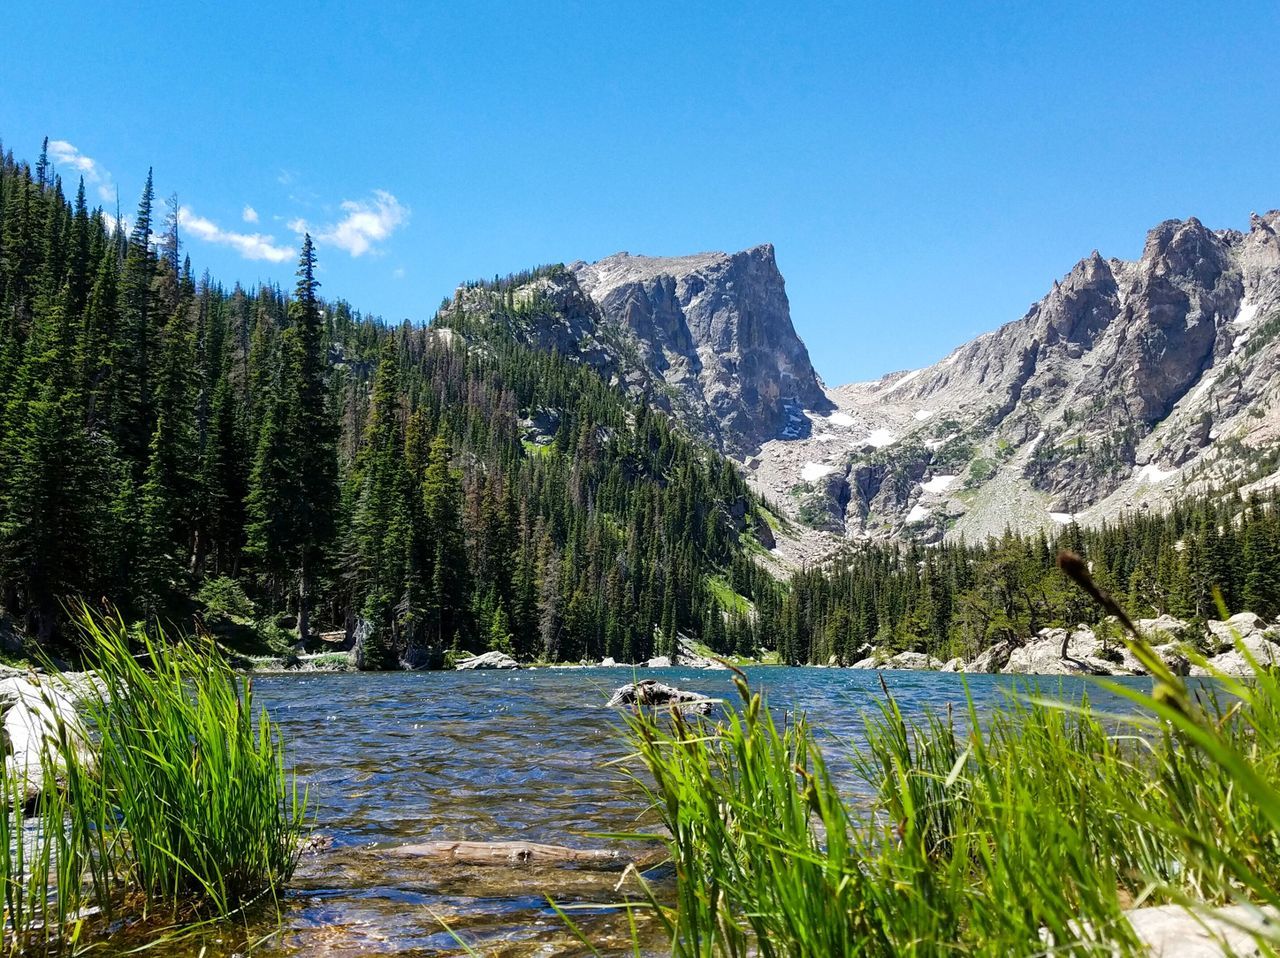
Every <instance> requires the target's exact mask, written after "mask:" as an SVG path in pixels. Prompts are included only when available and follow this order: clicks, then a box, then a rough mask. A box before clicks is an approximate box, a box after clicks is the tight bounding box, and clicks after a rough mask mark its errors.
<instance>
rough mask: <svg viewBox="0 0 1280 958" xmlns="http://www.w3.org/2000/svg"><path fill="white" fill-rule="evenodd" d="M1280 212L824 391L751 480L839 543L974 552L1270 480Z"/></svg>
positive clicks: (1147, 250)
mask: <svg viewBox="0 0 1280 958" xmlns="http://www.w3.org/2000/svg"><path fill="white" fill-rule="evenodd" d="M1278 232H1280V211H1273V212H1270V213H1267V214H1266V215H1264V216H1254V217H1253V218H1252V221H1251V228H1250V230H1249V231H1248V232H1247V233H1241V232H1239V231H1235V230H1210V229H1208V228H1206V227H1205V226H1204V225H1203V224H1202V223H1200V221H1199V220H1196V219H1194V218H1192V219H1188V220H1170V221H1167V222H1164V223H1161V224H1160V225H1159V226H1157V227H1156V228H1155V229H1153V230H1151V232H1150V233H1149V234H1148V236H1147V241H1146V244H1145V247H1144V249H1143V252H1142V256H1141V258H1140V259H1138V260H1136V261H1131V262H1126V261H1122V260H1118V259H1104V258H1103V257H1102V256H1101V255H1099V254H1098V253H1097V252H1094V253H1092V254H1091V255H1090V256H1088V257H1086V258H1085V259H1083V260H1081V261H1080V262H1079V263H1077V264H1076V265H1075V267H1073V268H1072V269H1071V270H1070V272H1068V273H1067V274H1066V276H1065V277H1063V278H1062V279H1061V280H1059V281H1056V282H1054V284H1053V287H1052V289H1051V290H1050V291H1049V293H1048V294H1047V295H1046V296H1045V297H1044V298H1043V299H1041V300H1040V301H1039V302H1037V303H1035V304H1034V305H1033V306H1032V307H1031V308H1030V309H1029V310H1028V311H1027V313H1026V314H1025V315H1024V316H1023V317H1022V318H1020V319H1018V320H1016V321H1014V322H1011V323H1009V324H1007V325H1005V326H1003V327H1001V328H999V329H997V330H995V331H994V332H992V333H988V334H985V335H983V336H979V337H978V338H977V339H975V340H973V341H971V342H969V343H967V344H965V345H963V346H961V347H959V348H958V349H956V350H955V351H954V352H952V353H951V354H950V355H949V356H947V357H946V358H945V359H943V360H942V361H941V362H939V363H936V364H934V365H933V366H929V367H926V368H924V369H919V370H914V371H910V372H904V373H894V374H892V375H889V376H885V377H883V378H882V379H879V380H877V381H875V382H870V383H856V384H853V385H850V386H844V387H840V388H839V389H836V390H833V391H832V392H831V394H830V395H831V397H832V399H833V400H834V401H835V402H836V404H837V406H838V409H837V411H836V412H835V413H834V414H832V415H829V416H827V417H825V419H818V418H814V420H813V425H812V428H811V431H810V433H809V437H808V438H807V439H804V440H801V441H797V442H792V443H782V442H777V441H775V442H770V443H767V444H766V445H765V447H764V450H763V451H762V454H761V456H760V457H759V460H758V461H756V462H754V467H755V468H754V470H753V472H754V476H755V479H756V482H757V485H759V486H760V487H761V488H762V489H763V490H764V491H765V492H766V493H768V494H770V495H771V496H772V497H773V498H774V499H775V500H776V501H783V502H789V503H790V505H791V511H792V512H793V513H794V514H796V515H797V516H799V517H800V518H801V520H802V521H804V522H805V523H806V524H807V525H808V526H810V527H812V528H816V529H825V530H827V531H829V532H830V533H833V534H835V535H839V536H846V537H860V536H872V537H881V538H891V537H902V538H918V539H924V540H934V539H938V538H941V537H943V536H948V535H949V536H958V535H960V534H965V535H968V536H969V537H970V538H973V537H975V536H984V535H987V534H992V533H995V534H998V533H999V532H1000V531H1001V530H1002V529H1003V528H1004V527H1005V526H1006V525H1009V526H1012V527H1014V528H1022V529H1034V528H1037V527H1045V528H1051V527H1052V526H1053V524H1054V523H1055V522H1066V521H1070V519H1071V518H1072V517H1073V516H1076V517H1079V518H1080V519H1081V520H1082V521H1090V520H1100V519H1102V518H1105V517H1107V516H1109V515H1114V514H1116V513H1118V512H1121V511H1123V510H1125V509H1129V508H1134V507H1150V506H1153V505H1158V504H1159V503H1160V502H1162V501H1166V500H1168V499H1170V498H1173V497H1176V496H1179V495H1183V494H1190V493H1195V492H1200V491H1206V490H1208V489H1212V488H1219V487H1221V486H1223V485H1224V484H1231V485H1240V484H1243V485H1245V487H1246V488H1247V487H1249V486H1250V485H1251V484H1256V483H1266V482H1272V481H1275V479H1276V477H1277V468H1278V467H1280V461H1278V460H1280V455H1278V452H1280V449H1278V446H1277V439H1280V239H1278V237H1277V233H1278Z"/></svg>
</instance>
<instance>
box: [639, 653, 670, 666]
mask: <svg viewBox="0 0 1280 958" xmlns="http://www.w3.org/2000/svg"><path fill="white" fill-rule="evenodd" d="M641 665H642V666H643V667H644V668H646V669H669V668H671V659H670V657H668V656H665V655H655V656H654V657H653V658H651V659H650V660H649V661H647V662H642V663H641Z"/></svg>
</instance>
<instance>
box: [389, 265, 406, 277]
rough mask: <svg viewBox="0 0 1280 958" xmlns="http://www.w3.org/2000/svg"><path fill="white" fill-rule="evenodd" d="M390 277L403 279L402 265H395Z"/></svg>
mask: <svg viewBox="0 0 1280 958" xmlns="http://www.w3.org/2000/svg"><path fill="white" fill-rule="evenodd" d="M391 278H392V279H404V267H403V266H397V267H396V268H395V269H393V270H392V271H391Z"/></svg>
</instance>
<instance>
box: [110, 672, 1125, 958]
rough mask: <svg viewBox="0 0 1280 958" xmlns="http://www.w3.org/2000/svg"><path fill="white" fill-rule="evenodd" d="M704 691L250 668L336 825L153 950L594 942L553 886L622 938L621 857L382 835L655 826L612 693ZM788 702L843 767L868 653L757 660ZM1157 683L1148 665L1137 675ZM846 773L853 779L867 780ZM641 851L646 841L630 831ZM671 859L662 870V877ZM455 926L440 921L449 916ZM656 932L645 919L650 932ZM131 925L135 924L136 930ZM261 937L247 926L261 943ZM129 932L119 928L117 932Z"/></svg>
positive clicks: (673, 678) (1076, 684)
mask: <svg viewBox="0 0 1280 958" xmlns="http://www.w3.org/2000/svg"><path fill="white" fill-rule="evenodd" d="M636 674H638V675H639V676H640V677H645V678H655V679H659V680H661V681H664V682H668V683H671V684H675V685H678V686H680V687H681V688H685V689H690V690H693V691H698V692H703V693H705V694H708V695H713V696H723V697H730V696H733V695H734V691H733V685H732V673H730V672H727V671H697V670H688V669H678V668H676V669H653V670H649V669H644V670H639V671H638V673H637V672H635V671H633V670H632V669H629V668H616V669H600V668H592V669H530V670H524V671H519V672H434V673H391V674H324V675H305V676H302V675H298V676H283V675H281V676H268V677H262V678H259V679H257V680H255V683H254V684H255V690H256V696H257V700H258V702H259V704H261V705H262V706H265V707H266V708H268V709H269V710H270V712H271V715H272V717H273V719H274V720H275V721H276V722H277V723H278V724H279V725H280V728H281V731H282V733H283V735H284V736H285V739H286V742H287V744H288V752H289V761H290V763H291V765H292V767H293V768H294V770H296V772H297V774H298V777H299V783H300V785H302V786H304V787H306V788H307V789H308V790H309V809H310V817H311V819H312V821H313V823H314V828H315V832H316V833H317V834H320V835H324V836H328V837H330V838H331V839H332V842H333V845H332V847H331V848H330V849H328V850H325V851H322V852H319V853H318V854H314V855H308V856H307V857H305V858H304V859H303V861H302V864H301V867H300V868H299V872H298V874H297V876H296V878H295V880H294V882H293V883H292V885H291V886H290V888H289V890H288V892H287V895H286V897H285V899H284V901H283V903H282V909H281V912H282V921H281V922H280V923H279V924H277V922H276V920H275V916H274V913H272V914H270V915H268V916H264V917H261V918H254V919H251V920H250V921H249V923H248V926H247V927H227V926H224V927H223V928H221V929H219V930H218V932H217V933H209V934H202V935H199V936H197V937H195V938H192V939H188V940H186V941H183V942H181V943H174V944H171V945H164V946H161V947H159V948H157V949H154V950H152V951H151V952H150V953H151V954H157V955H166V956H184V958H185V956H196V955H199V954H200V953H201V950H202V949H204V954H205V955H208V956H214V955H235V954H244V953H246V951H248V950H249V949H250V948H252V952H253V953H254V954H262V955H271V956H277V955H279V956H283V955H335V956H337V955H343V956H345V955H353V956H354V955H367V954H395V955H410V956H416V955H424V956H425V955H454V954H462V953H464V952H463V950H462V949H461V948H460V947H459V945H458V944H457V941H456V940H455V938H454V936H453V934H451V933H450V931H449V930H448V929H452V930H453V932H454V933H456V934H458V935H460V936H461V937H462V938H464V939H465V940H466V941H467V942H468V943H469V945H470V946H471V947H472V948H473V949H474V950H475V951H476V952H477V953H479V954H483V955H507V956H531V955H538V956H552V955H578V954H584V953H587V952H586V950H585V949H584V948H583V946H582V945H581V944H579V943H577V942H576V941H575V940H574V939H573V937H572V936H571V935H570V934H569V933H568V932H567V930H566V928H565V925H564V922H563V921H562V920H561V918H560V917H559V916H558V915H557V914H556V913H555V911H554V909H553V908H552V907H551V906H550V905H549V904H548V901H547V899H548V896H549V897H550V898H552V899H553V900H554V901H555V902H556V903H557V904H558V905H560V906H562V907H565V908H568V909H574V910H573V911H572V914H573V917H574V920H575V921H576V922H577V923H579V924H580V925H581V926H582V928H583V930H584V931H585V932H586V934H587V936H588V937H589V938H590V939H591V940H592V942H593V943H594V944H595V945H596V946H597V947H598V948H599V949H600V951H601V953H603V954H618V955H621V954H631V953H632V952H631V948H630V945H629V931H628V923H627V920H626V916H625V914H624V913H623V912H622V911H621V910H619V909H616V908H610V907H608V906H609V905H610V904H613V903H617V902H618V901H620V900H621V899H622V897H623V895H624V894H625V888H624V889H623V890H617V886H618V883H619V879H620V877H621V871H620V870H615V871H592V870H587V869H576V868H554V867H538V868H527V867H521V868H506V867H482V866H461V865H442V864H440V863H438V862H430V861H424V860H420V859H415V858H413V857H406V856H401V855H397V854H395V853H394V852H392V851H390V849H393V848H394V847H396V846H399V845H404V844H409V843H417V842H424V841H432V840H460V839H469V840H476V841H508V840H524V841H533V842H545V843H549V844H557V845H569V846H573V847H579V848H598V847H621V848H622V849H623V850H624V851H631V850H632V848H631V847H630V846H626V845H623V844H621V843H618V842H616V841H614V840H611V839H607V838H601V837H596V836H597V835H599V834H600V833H609V832H633V831H638V830H643V831H647V830H652V829H653V828H654V820H653V819H652V817H650V816H648V815H646V814H645V810H644V808H643V806H642V803H641V800H640V798H639V797H638V796H637V795H635V794H633V793H632V792H631V791H630V790H629V789H628V788H627V787H626V786H625V784H624V783H623V782H622V778H621V774H620V772H619V771H618V769H617V768H615V767H607V763H609V762H611V761H613V760H616V759H620V758H624V757H625V755H626V752H627V749H626V742H625V739H624V737H623V735H622V733H621V731H620V725H621V723H620V719H619V716H618V714H617V713H615V712H614V711H613V710H610V709H607V708H606V707H605V706H604V702H605V700H606V699H607V698H608V695H609V693H610V692H611V691H612V690H613V689H614V688H616V687H617V686H618V685H621V684H623V683H625V682H629V681H632V679H633V676H634V675H636ZM748 674H749V676H750V679H751V682H752V685H753V686H754V687H756V688H759V689H761V690H763V691H765V692H766V694H767V696H768V700H769V702H770V704H771V705H772V706H773V707H774V708H777V709H788V710H796V709H798V710H802V711H804V712H805V713H806V714H807V715H808V716H809V718H810V721H811V722H812V724H813V725H814V726H815V727H817V728H819V729H821V730H822V731H823V733H824V739H825V740H826V741H827V742H828V743H829V745H828V748H827V753H828V755H829V757H830V758H831V759H832V760H833V764H834V765H835V767H836V769H837V772H838V771H839V768H840V766H841V762H840V759H839V754H840V752H841V751H842V750H848V749H851V748H854V747H856V745H857V742H858V740H859V738H860V731H861V728H862V716H863V715H864V714H866V713H867V712H869V711H871V710H873V709H874V708H875V706H876V702H877V701H878V699H879V698H880V696H881V694H882V693H881V690H880V680H879V676H878V675H877V673H875V672H867V671H853V670H848V669H817V668H780V667H761V668H755V669H749V670H748ZM883 674H884V678H885V681H886V682H887V684H888V686H889V688H890V690H891V691H892V692H893V693H894V695H895V696H896V697H897V699H898V702H899V705H900V707H901V708H902V709H903V711H904V712H906V713H909V714H910V713H915V714H918V713H919V712H921V711H923V710H925V709H926V708H929V709H934V710H944V709H945V708H946V707H947V704H948V703H951V704H952V705H953V706H954V707H955V708H956V709H957V710H960V711H963V709H964V708H965V688H964V679H966V678H967V679H968V682H969V689H970V691H971V692H972V695H973V697H974V700H975V702H976V704H977V706H978V709H979V712H980V713H981V712H982V711H983V710H984V709H987V708H990V707H991V706H993V705H996V704H998V703H999V702H1001V701H1003V700H1004V699H1005V696H1006V695H1007V694H1008V693H1009V692H1010V691H1011V690H1013V689H1014V688H1015V687H1017V688H1022V689H1026V688H1027V687H1028V686H1027V683H1028V681H1029V680H1028V678H1027V677H1014V676H988V675H970V676H961V675H956V674H949V673H936V672H885V673H883ZM1125 681H1126V682H1131V683H1133V684H1135V685H1138V686H1142V685H1149V683H1150V680H1149V679H1127V680H1125ZM1037 687H1038V688H1039V690H1040V692H1041V693H1043V694H1052V695H1055V696H1062V697H1064V698H1066V699H1068V700H1075V701H1078V700H1079V698H1080V695H1081V694H1082V693H1083V692H1085V691H1086V690H1088V693H1089V696H1090V698H1091V700H1092V701H1093V703H1094V704H1095V706H1096V707H1098V708H1100V709H1102V710H1105V711H1113V710H1114V711H1128V709H1127V708H1126V707H1125V705H1124V704H1123V700H1121V699H1117V698H1114V697H1112V696H1110V695H1108V694H1107V693H1105V692H1104V691H1103V690H1101V689H1100V688H1098V687H1097V686H1096V685H1091V684H1089V683H1087V682H1086V681H1084V680H1081V679H1074V678H1070V679H1058V678H1050V677H1044V678H1041V679H1039V680H1037ZM850 785H851V794H856V793H855V792H854V790H853V785H852V783H850ZM634 851H635V853H636V854H640V855H642V853H643V851H644V850H643V849H642V848H640V847H639V846H636V847H635V848H634ZM661 880H662V877H661V874H660V873H659V874H658V875H657V876H656V881H657V882H658V883H659V884H660V883H661ZM446 925H447V926H448V929H447V928H446ZM649 937H650V938H652V936H649ZM136 943H137V942H136V941H133V942H128V943H127V944H136ZM255 943H256V945H255ZM120 944H121V946H122V947H123V946H124V945H125V944H126V942H124V941H123V940H122V941H121V942H120Z"/></svg>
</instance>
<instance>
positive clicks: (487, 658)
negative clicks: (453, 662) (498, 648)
mask: <svg viewBox="0 0 1280 958" xmlns="http://www.w3.org/2000/svg"><path fill="white" fill-rule="evenodd" d="M518 668H520V663H519V662H517V661H516V660H515V659H513V658H512V657H511V656H509V655H507V653H505V652H485V653H484V654H483V655H474V656H472V657H471V658H469V659H466V660H465V661H462V662H459V663H458V665H457V669H458V671H463V670H466V669H518Z"/></svg>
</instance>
